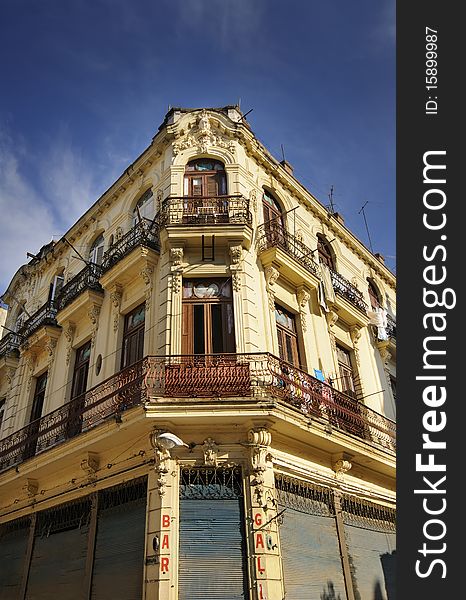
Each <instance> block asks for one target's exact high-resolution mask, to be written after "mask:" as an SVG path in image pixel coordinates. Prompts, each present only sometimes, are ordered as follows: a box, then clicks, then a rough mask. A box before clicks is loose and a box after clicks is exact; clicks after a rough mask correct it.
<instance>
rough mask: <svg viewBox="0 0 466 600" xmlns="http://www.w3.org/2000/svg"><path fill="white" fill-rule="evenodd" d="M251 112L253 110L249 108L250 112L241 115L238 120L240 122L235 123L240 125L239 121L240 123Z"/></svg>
mask: <svg viewBox="0 0 466 600" xmlns="http://www.w3.org/2000/svg"><path fill="white" fill-rule="evenodd" d="M253 110H254V109H253V108H251V110H248V112H247V113H245V114H244V115H243V116H242V117H241V118H240V120H239V121H236V122H237V123H241V121H242V120H243V119H244V118H245V117H246V116H247V115H248V114H249V113H251V112H252V111H253Z"/></svg>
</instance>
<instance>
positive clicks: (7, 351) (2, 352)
mask: <svg viewBox="0 0 466 600" xmlns="http://www.w3.org/2000/svg"><path fill="white" fill-rule="evenodd" d="M19 344H20V337H19V335H18V334H17V333H13V332H10V333H7V334H6V335H5V336H3V337H2V338H1V339H0V359H1V358H9V357H14V358H16V357H18V356H19Z"/></svg>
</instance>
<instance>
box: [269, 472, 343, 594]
mask: <svg viewBox="0 0 466 600" xmlns="http://www.w3.org/2000/svg"><path fill="white" fill-rule="evenodd" d="M276 484H277V488H278V489H277V491H278V503H279V507H280V510H283V509H285V512H284V513H283V518H282V523H281V525H280V529H279V533H280V545H281V554H282V560H283V571H284V583H285V596H286V600H302V599H304V598H306V599H308V598H309V599H311V598H312V599H314V598H315V599H318V598H327V597H328V598H335V599H337V598H339V597H340V598H341V600H346V591H345V583H344V578H343V567H342V562H341V558H340V546H339V542H338V535H337V528H336V521H335V516H334V508H333V502H332V501H331V495H330V492H327V491H326V489H325V488H322V489H320V488H318V487H317V486H312V485H306V484H305V483H302V482H295V481H294V480H287V479H282V478H279V479H277V482H276ZM332 594H334V595H332Z"/></svg>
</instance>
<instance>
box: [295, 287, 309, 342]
mask: <svg viewBox="0 0 466 600" xmlns="http://www.w3.org/2000/svg"><path fill="white" fill-rule="evenodd" d="M296 298H297V300H298V305H299V316H300V319H301V327H302V330H303V332H306V331H307V321H306V317H307V307H308V304H309V300H310V299H311V293H310V291H309V290H308V289H307V288H306V287H304V286H301V287H300V288H299V289H298V291H297V292H296Z"/></svg>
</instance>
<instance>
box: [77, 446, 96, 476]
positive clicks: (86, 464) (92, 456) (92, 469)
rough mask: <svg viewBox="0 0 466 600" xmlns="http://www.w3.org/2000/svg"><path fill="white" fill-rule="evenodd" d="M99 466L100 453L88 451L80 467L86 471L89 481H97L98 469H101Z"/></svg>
mask: <svg viewBox="0 0 466 600" xmlns="http://www.w3.org/2000/svg"><path fill="white" fill-rule="evenodd" d="M99 466H100V460H99V455H98V454H97V453H96V452H86V455H85V456H84V458H83V459H82V460H81V464H80V467H81V469H82V470H83V471H84V472H85V473H87V477H88V480H89V481H95V480H96V479H97V471H98V470H99Z"/></svg>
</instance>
